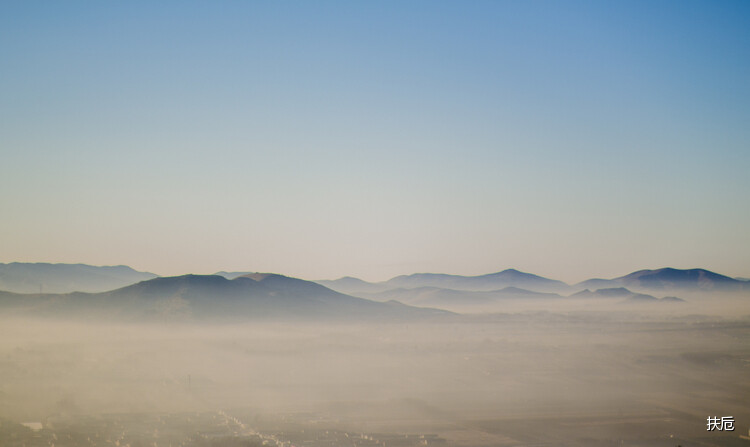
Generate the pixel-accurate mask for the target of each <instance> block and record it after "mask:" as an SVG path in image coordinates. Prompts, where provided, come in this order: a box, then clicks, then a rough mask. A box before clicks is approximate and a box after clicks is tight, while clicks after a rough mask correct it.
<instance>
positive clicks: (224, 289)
mask: <svg viewBox="0 0 750 447" xmlns="http://www.w3.org/2000/svg"><path fill="white" fill-rule="evenodd" d="M0 309H2V310H3V313H5V314H6V315H7V314H17V315H18V314H20V315H35V316H73V317H83V318H104V319H116V320H126V321H144V320H145V321H147V320H154V319H156V320H177V321H184V320H188V321H189V320H214V319H221V320H245V319H256V318H264V319H268V318H271V319H273V318H282V319H289V318H305V319H310V318H313V319H346V318H353V319H356V320H355V321H359V320H362V319H368V318H388V319H394V318H421V317H432V316H440V315H447V314H449V312H446V311H442V310H436V309H421V308H415V307H410V306H407V305H404V304H401V303H398V302H386V303H381V302H375V301H370V300H366V299H362V298H356V297H352V296H348V295H345V294H342V293H339V292H335V291H333V290H330V289H328V288H326V287H324V286H321V285H320V284H316V283H314V282H310V281H304V280H301V279H297V278H290V277H287V276H283V275H277V274H257V273H256V274H249V275H243V276H240V277H237V278H235V279H232V280H229V279H227V278H224V277H223V276H218V275H183V276H174V277H163V278H154V279H150V280H147V281H142V282H139V283H137V284H133V285H130V286H127V287H123V288H120V289H116V290H112V291H109V292H102V293H82V292H75V293H68V294H16V293H10V292H0Z"/></svg>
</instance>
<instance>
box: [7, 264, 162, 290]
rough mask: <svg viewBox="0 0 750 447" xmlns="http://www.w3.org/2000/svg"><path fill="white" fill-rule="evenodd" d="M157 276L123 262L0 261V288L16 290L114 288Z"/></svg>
mask: <svg viewBox="0 0 750 447" xmlns="http://www.w3.org/2000/svg"><path fill="white" fill-rule="evenodd" d="M157 276H158V275H155V274H153V273H149V272H139V271H136V270H133V269H132V268H130V267H128V266H125V265H117V266H93V265H87V264H50V263H41V262H40V263H24V262H12V263H9V264H0V290H6V291H9V292H15V293H70V292H92V293H93V292H104V291H107V290H113V289H117V288H120V287H124V286H127V285H130V284H133V283H136V282H138V281H144V280H147V279H152V278H156V277H157Z"/></svg>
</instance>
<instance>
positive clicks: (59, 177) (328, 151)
mask: <svg viewBox="0 0 750 447" xmlns="http://www.w3.org/2000/svg"><path fill="white" fill-rule="evenodd" d="M749 18H750V4H748V3H747V2H708V1H706V2H659V1H656V2H654V1H649V2H645V1H644V2H606V1H599V2H541V1H530V2H426V1H425V2H159V3H158V4H154V2H119V3H116V2H3V3H2V4H0V61H2V62H1V63H0V64H1V65H0V67H2V68H1V69H0V81H2V82H0V155H1V156H2V160H3V162H2V163H1V164H0V207H2V209H3V210H4V212H3V216H4V218H3V219H2V221H1V222H0V247H3V248H2V250H0V257H2V258H1V259H0V262H11V261H47V262H84V263H91V264H121V263H122V264H128V265H131V266H133V267H135V268H138V269H142V270H150V271H154V272H156V273H160V274H178V273H186V272H196V273H210V272H213V271H217V270H222V269H224V270H259V271H279V272H282V273H287V274H291V275H296V276H301V277H306V278H324V277H338V276H342V275H345V274H349V275H355V276H361V277H364V278H366V279H385V278H387V277H389V276H392V275H396V274H402V273H412V272H416V271H442V272H454V273H463V274H480V273H487V272H492V271H497V270H502V269H504V268H510V267H514V268H519V269H522V270H527V271H533V272H535V273H539V274H543V275H547V276H552V277H556V278H560V279H563V280H568V281H575V280H580V279H584V278H587V277H590V276H615V275H619V274H624V273H627V272H629V271H631V270H634V269H638V268H657V267H662V266H667V265H669V266H674V267H682V268H688V267H699V266H700V267H706V268H710V269H714V270H717V271H719V272H722V273H726V274H731V275H743V276H750V250H748V249H749V248H750V232H749V231H747V228H750V207H749V206H748V205H747V202H748V200H747V195H748V192H749V191H750V180H749V179H748V177H749V176H748V175H747V173H748V172H749V168H750V83H748V82H747V80H748V79H750V26H748V19H749Z"/></svg>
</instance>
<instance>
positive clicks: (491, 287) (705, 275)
mask: <svg viewBox="0 0 750 447" xmlns="http://www.w3.org/2000/svg"><path fill="white" fill-rule="evenodd" d="M0 288H4V289H6V290H5V291H2V292H0V310H2V312H3V313H5V314H29V315H76V316H95V317H96V318H100V317H113V318H125V319H135V320H142V319H151V318H157V319H178V320H180V319H199V320H200V319H215V318H222V319H237V318H240V319H246V318H261V317H262V318H311V317H312V318H336V319H341V318H354V319H362V318H371V317H374V318H378V317H389V318H390V317H397V318H412V317H424V316H435V315H445V314H446V312H444V311H441V310H437V309H425V308H426V307H429V308H443V309H452V310H459V309H472V308H473V309H482V310H487V309H489V310H490V311H497V310H501V309H502V308H503V307H502V306H503V304H504V303H509V302H510V301H513V302H515V303H519V302H531V301H533V302H536V303H539V302H550V303H552V302H553V301H554V302H564V300H566V299H589V298H596V299H603V300H608V299H619V300H624V301H629V302H643V303H646V302H679V301H682V300H681V299H680V298H677V297H674V296H667V297H663V298H657V297H656V296H654V294H658V295H660V296H663V295H664V294H665V293H668V292H669V293H670V294H671V292H672V291H676V292H677V294H679V295H681V294H682V293H683V292H684V293H686V294H688V295H691V294H693V295H694V294H695V293H697V292H701V293H713V292H726V291H729V292H738V291H740V292H742V291H750V282H747V281H741V280H738V279H734V278H730V277H728V276H724V275H720V274H717V273H714V272H710V271H708V270H704V269H690V270H678V269H673V268H663V269H658V270H640V271H637V272H633V273H630V274H628V275H625V276H621V277H618V278H614V279H591V280H587V281H584V282H581V283H579V284H575V285H568V284H566V283H564V282H562V281H557V280H554V279H549V278H544V277H541V276H538V275H534V274H530V273H525V272H520V271H518V270H514V269H508V270H503V271H501V272H497V273H492V274H487V275H479V276H461V275H448V274H435V273H418V274H413V275H404V276H398V277H395V278H392V279H390V280H388V281H384V282H379V283H370V282H366V281H363V280H361V279H358V278H353V277H344V278H341V279H338V280H333V281H331V280H324V281H317V282H312V281H306V280H302V279H297V278H292V277H288V276H284V275H279V274H268V273H248V272H224V271H222V272H218V273H217V274H214V275H182V276H174V277H157V276H156V275H154V274H153V273H147V272H138V271H135V270H133V269H131V268H130V267H126V266H116V267H94V266H89V265H83V264H24V263H11V264H0ZM102 289H104V290H102ZM91 290H93V292H91ZM40 292H41V293H40ZM45 292H46V293H45ZM691 296H692V295H691ZM544 300H552V301H544ZM561 300H563V301H561ZM412 306H419V307H412ZM461 311H462V310H461Z"/></svg>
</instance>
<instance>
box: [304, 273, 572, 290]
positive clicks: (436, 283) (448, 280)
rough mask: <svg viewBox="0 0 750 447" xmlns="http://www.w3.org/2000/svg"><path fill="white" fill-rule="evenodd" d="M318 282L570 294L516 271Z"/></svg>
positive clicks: (365, 286)
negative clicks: (520, 290) (383, 280)
mask: <svg viewBox="0 0 750 447" xmlns="http://www.w3.org/2000/svg"><path fill="white" fill-rule="evenodd" d="M318 282H319V283H320V284H324V285H326V286H327V287H330V288H332V289H334V290H338V291H340V292H343V293H351V294H362V293H378V292H383V291H386V290H391V289H415V288H419V287H436V288H440V289H450V290H464V291H473V292H488V291H493V290H494V291H496V290H500V289H504V288H506V287H516V288H519V289H525V290H529V291H533V292H544V293H565V292H569V291H570V286H569V285H568V284H566V283H564V282H562V281H557V280H554V279H548V278H544V277H542V276H538V275H534V274H531V273H524V272H520V271H518V270H515V269H507V270H503V271H501V272H497V273H490V274H487V275H479V276H462V275H449V274H443V273H415V274H413V275H403V276H397V277H395V278H392V279H390V280H388V281H385V282H380V283H368V282H366V281H362V280H361V279H357V278H351V277H345V278H341V279H337V280H333V281H318Z"/></svg>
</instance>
